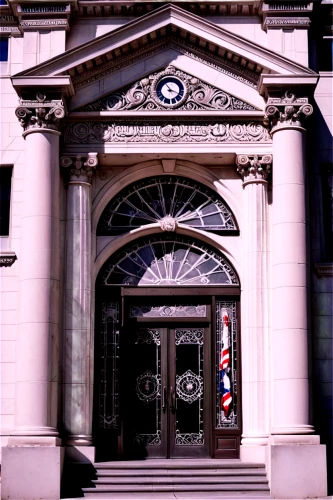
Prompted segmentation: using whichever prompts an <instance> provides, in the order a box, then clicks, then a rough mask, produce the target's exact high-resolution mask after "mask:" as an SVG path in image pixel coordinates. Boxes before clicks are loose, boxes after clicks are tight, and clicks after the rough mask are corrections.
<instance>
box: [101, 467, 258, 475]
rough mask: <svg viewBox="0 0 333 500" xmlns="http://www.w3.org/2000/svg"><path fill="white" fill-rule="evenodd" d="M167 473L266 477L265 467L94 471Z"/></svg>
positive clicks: (105, 471) (145, 473)
mask: <svg viewBox="0 0 333 500" xmlns="http://www.w3.org/2000/svg"><path fill="white" fill-rule="evenodd" d="M166 474H168V476H170V477H183V476H184V477H188V476H192V477H198V476H206V477H214V476H219V477H221V476H241V477H244V476H251V477H252V476H264V477H266V471H265V469H207V470H202V469H193V470H191V469H171V470H166V469H156V470H154V469H150V470H146V469H138V470H135V469H133V470H125V469H124V470H109V469H98V470H97V471H96V475H97V477H147V476H154V477H159V476H165V475H166Z"/></svg>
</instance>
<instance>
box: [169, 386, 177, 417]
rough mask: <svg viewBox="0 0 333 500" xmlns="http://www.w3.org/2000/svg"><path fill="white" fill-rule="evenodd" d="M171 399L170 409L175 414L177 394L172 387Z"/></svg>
mask: <svg viewBox="0 0 333 500" xmlns="http://www.w3.org/2000/svg"><path fill="white" fill-rule="evenodd" d="M170 399H171V404H170V409H171V411H172V413H175V411H176V393H175V391H174V389H173V388H172V387H170Z"/></svg>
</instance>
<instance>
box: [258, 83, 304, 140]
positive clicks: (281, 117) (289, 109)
mask: <svg viewBox="0 0 333 500" xmlns="http://www.w3.org/2000/svg"><path fill="white" fill-rule="evenodd" d="M265 111H266V113H265V124H266V125H267V126H268V127H269V128H270V129H271V130H272V131H274V129H275V128H279V127H284V126H290V125H293V126H299V127H301V126H302V124H303V121H304V119H305V118H307V117H308V116H310V115H311V114H312V113H313V107H312V106H311V104H309V102H308V98H307V97H296V95H295V94H293V93H292V92H291V91H289V90H288V91H287V92H286V93H285V94H284V96H283V97H269V98H268V101H267V106H266V110H265Z"/></svg>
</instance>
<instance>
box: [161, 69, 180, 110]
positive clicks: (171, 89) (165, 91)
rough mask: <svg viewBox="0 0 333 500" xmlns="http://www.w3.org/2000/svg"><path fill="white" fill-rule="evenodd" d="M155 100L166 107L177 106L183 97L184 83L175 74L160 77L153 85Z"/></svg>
mask: <svg viewBox="0 0 333 500" xmlns="http://www.w3.org/2000/svg"><path fill="white" fill-rule="evenodd" d="M155 92H156V100H158V102H159V104H161V105H162V106H165V107H167V108H175V107H177V106H179V105H180V104H181V103H182V102H183V100H184V99H185V94H186V92H185V86H184V83H183V82H182V81H181V80H180V79H179V78H177V77H175V76H165V77H164V78H161V79H160V80H159V81H158V82H157V84H156V87H155Z"/></svg>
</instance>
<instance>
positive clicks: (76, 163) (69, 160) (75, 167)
mask: <svg viewBox="0 0 333 500" xmlns="http://www.w3.org/2000/svg"><path fill="white" fill-rule="evenodd" d="M97 164H98V157H97V153H88V154H85V155H76V156H63V157H61V158H60V165H61V166H62V167H64V168H66V169H69V176H70V180H71V181H73V180H80V181H83V182H91V177H92V175H93V173H94V171H95V169H96V167H97Z"/></svg>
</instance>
